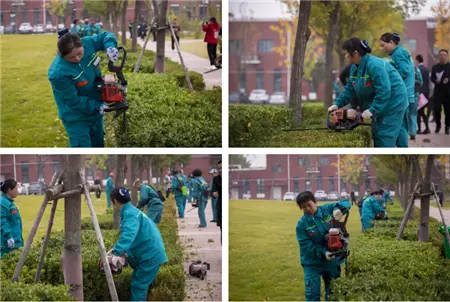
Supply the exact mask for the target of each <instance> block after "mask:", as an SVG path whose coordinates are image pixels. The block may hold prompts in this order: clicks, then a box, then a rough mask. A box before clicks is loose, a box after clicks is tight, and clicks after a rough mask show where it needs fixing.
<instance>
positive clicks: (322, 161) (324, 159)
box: [320, 157, 329, 166]
mask: <svg viewBox="0 0 450 302" xmlns="http://www.w3.org/2000/svg"><path fill="white" fill-rule="evenodd" d="M320 165H321V166H328V165H329V162H328V157H321V158H320Z"/></svg>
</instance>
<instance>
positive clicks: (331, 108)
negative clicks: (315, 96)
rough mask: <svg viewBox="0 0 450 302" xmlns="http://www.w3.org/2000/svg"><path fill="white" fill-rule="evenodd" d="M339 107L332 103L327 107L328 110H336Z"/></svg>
mask: <svg viewBox="0 0 450 302" xmlns="http://www.w3.org/2000/svg"><path fill="white" fill-rule="evenodd" d="M338 109H339V107H338V106H337V105H332V106H331V107H330V108H328V112H332V111H336V110H338Z"/></svg>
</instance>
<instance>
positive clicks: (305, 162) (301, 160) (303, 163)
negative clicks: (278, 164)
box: [298, 157, 308, 167]
mask: <svg viewBox="0 0 450 302" xmlns="http://www.w3.org/2000/svg"><path fill="white" fill-rule="evenodd" d="M298 165H299V166H302V167H304V166H306V165H308V159H307V158H304V157H299V158H298Z"/></svg>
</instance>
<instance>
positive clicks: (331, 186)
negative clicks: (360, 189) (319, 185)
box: [328, 176, 336, 192]
mask: <svg viewBox="0 0 450 302" xmlns="http://www.w3.org/2000/svg"><path fill="white" fill-rule="evenodd" d="M335 190H336V189H335V188H334V178H333V176H330V177H328V192H332V191H335Z"/></svg>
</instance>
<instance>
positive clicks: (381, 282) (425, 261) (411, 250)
mask: <svg viewBox="0 0 450 302" xmlns="http://www.w3.org/2000/svg"><path fill="white" fill-rule="evenodd" d="M416 210H417V209H416ZM388 213H389V216H390V218H389V220H387V221H377V222H376V224H375V227H374V228H373V229H370V230H368V231H367V232H365V233H364V234H363V235H361V236H359V237H358V239H357V240H358V243H357V244H356V245H355V246H354V248H353V249H352V251H351V254H350V257H349V262H348V271H347V273H346V275H345V277H344V276H341V278H339V279H337V280H334V281H333V282H332V291H333V294H332V297H331V299H332V300H365V301H393V300H401V301H409V300H414V301H417V300H422V301H425V300H427V301H428V300H435V301H448V300H450V291H449V290H448V284H450V268H449V264H450V261H449V260H445V259H443V257H442V251H441V250H440V249H441V248H442V245H443V239H442V235H440V233H439V232H438V231H437V226H438V225H439V223H438V222H437V221H436V220H434V219H430V242H418V241H417V239H416V236H417V235H416V233H417V229H418V222H419V213H418V212H416V213H415V217H414V219H413V220H410V221H408V224H407V227H406V229H405V232H404V235H403V238H402V239H403V240H399V241H397V240H395V236H396V234H397V231H398V228H399V226H400V223H401V219H402V217H403V211H402V209H401V208H400V207H399V206H398V205H395V206H391V207H388ZM438 235H439V236H438Z"/></svg>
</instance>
